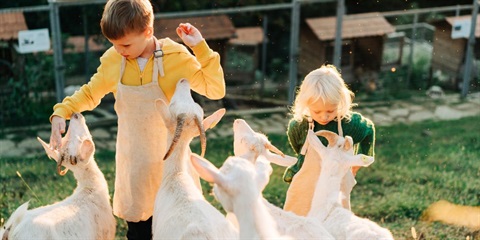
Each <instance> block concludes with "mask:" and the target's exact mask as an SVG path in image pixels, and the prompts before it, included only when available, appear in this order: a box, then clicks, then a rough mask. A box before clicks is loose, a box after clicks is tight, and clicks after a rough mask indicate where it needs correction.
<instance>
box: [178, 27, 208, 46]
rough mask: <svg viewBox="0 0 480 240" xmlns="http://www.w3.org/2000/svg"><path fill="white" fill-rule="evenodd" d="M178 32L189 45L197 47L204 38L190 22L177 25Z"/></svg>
mask: <svg viewBox="0 0 480 240" xmlns="http://www.w3.org/2000/svg"><path fill="white" fill-rule="evenodd" d="M177 34H178V36H179V37H180V38H181V39H182V41H183V42H184V43H185V44H186V45H187V46H189V47H195V46H196V45H197V44H198V43H199V42H201V41H202V40H203V37H202V34H201V33H200V31H198V29H197V28H196V27H194V26H193V25H191V24H190V23H180V24H179V25H178V27H177Z"/></svg>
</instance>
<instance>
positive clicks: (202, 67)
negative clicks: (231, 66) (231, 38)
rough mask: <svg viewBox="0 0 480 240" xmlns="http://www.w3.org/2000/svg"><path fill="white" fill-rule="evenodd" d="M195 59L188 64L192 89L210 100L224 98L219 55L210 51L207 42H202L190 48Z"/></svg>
mask: <svg viewBox="0 0 480 240" xmlns="http://www.w3.org/2000/svg"><path fill="white" fill-rule="evenodd" d="M192 51H193V53H194V54H195V58H192V59H190V63H188V65H187V66H188V67H189V70H190V71H189V72H190V73H191V77H190V78H189V81H190V84H191V87H192V89H193V90H194V91H195V92H197V93H199V94H201V95H204V96H206V97H207V98H210V99H214V100H216V99H221V98H223V97H224V96H225V78H224V74H223V69H222V66H221V65H220V55H219V54H218V53H217V52H215V51H213V50H212V49H210V47H209V46H208V44H207V42H206V41H205V40H203V41H202V42H200V43H199V44H197V45H196V46H195V47H192Z"/></svg>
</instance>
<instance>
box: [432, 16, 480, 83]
mask: <svg viewBox="0 0 480 240" xmlns="http://www.w3.org/2000/svg"><path fill="white" fill-rule="evenodd" d="M471 19H472V16H471V15H465V16H458V17H447V18H445V19H443V20H439V21H435V22H433V23H432V25H434V26H435V32H434V37H433V50H432V52H433V53H432V64H431V68H432V74H438V73H441V74H442V75H446V76H447V77H446V78H447V80H446V81H447V82H444V83H443V84H444V85H445V87H451V88H454V89H455V88H457V87H458V83H459V81H461V80H462V78H463V65H464V61H465V54H466V51H467V44H468V37H463V38H455V39H453V38H452V27H453V25H454V23H455V22H456V21H458V20H471ZM479 38H480V16H479V17H477V23H476V29H475V41H476V42H477V43H478V41H479V40H480V39H479ZM474 56H475V59H479V58H480V45H479V44H475V49H474ZM444 78H445V77H444Z"/></svg>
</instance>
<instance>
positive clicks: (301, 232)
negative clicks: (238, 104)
mask: <svg viewBox="0 0 480 240" xmlns="http://www.w3.org/2000/svg"><path fill="white" fill-rule="evenodd" d="M233 136H234V144H233V145H234V153H235V156H237V157H243V158H245V159H247V160H249V161H250V162H252V163H253V164H255V163H256V161H257V158H258V157H259V156H260V155H262V156H264V157H265V158H266V159H267V160H268V161H270V162H273V163H275V164H277V165H280V166H290V165H292V164H294V163H295V162H296V161H297V159H296V158H294V157H290V156H287V155H284V154H283V153H282V152H281V151H280V150H278V149H277V148H276V147H275V146H273V145H272V144H271V143H270V141H268V138H267V136H265V135H264V134H261V133H257V132H255V131H253V130H252V128H251V127H250V126H249V125H248V124H247V122H246V121H245V120H243V119H236V120H235V121H234V123H233ZM269 150H272V151H274V152H275V153H277V154H275V153H271V152H270V151H269ZM258 187H259V188H260V186H258ZM260 197H261V198H262V203H263V204H264V205H265V207H266V208H267V210H268V212H269V213H270V214H271V215H272V216H273V219H274V221H275V222H276V225H277V227H278V230H279V232H280V233H282V234H286V235H290V236H293V237H295V238H298V239H333V237H332V236H331V234H330V233H328V231H327V230H326V229H325V228H324V227H323V225H322V223H321V222H320V221H319V220H318V219H317V218H311V217H304V216H298V215H296V214H294V213H292V212H288V211H285V210H283V209H281V208H279V207H277V206H275V205H273V204H271V203H270V202H268V201H267V199H265V198H263V196H262V195H260ZM227 218H228V219H231V220H234V216H231V213H230V212H228V213H227Z"/></svg>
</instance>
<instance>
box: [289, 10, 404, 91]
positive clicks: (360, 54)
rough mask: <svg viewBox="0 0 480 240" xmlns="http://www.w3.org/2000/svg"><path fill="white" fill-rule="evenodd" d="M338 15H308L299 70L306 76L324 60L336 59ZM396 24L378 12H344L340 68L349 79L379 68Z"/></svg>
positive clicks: (304, 26)
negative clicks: (384, 49)
mask: <svg viewBox="0 0 480 240" xmlns="http://www.w3.org/2000/svg"><path fill="white" fill-rule="evenodd" d="M336 20H337V18H336V16H333V17H320V18H308V19H306V21H305V24H303V25H302V28H301V31H300V53H299V65H298V66H299V74H300V75H301V76H300V77H301V78H303V77H304V76H305V75H306V74H308V73H309V72H310V71H312V70H313V69H316V68H318V67H320V66H321V65H322V64H325V63H329V64H332V63H333V51H334V41H335V31H336ZM392 32H395V28H394V27H393V26H392V25H391V24H390V23H388V22H387V20H386V19H385V18H384V17H383V16H382V15H381V14H380V13H377V12H373V13H364V14H352V15H345V16H343V24H342V58H341V66H337V68H339V69H340V71H341V73H342V76H343V78H344V79H345V81H346V82H347V83H353V82H355V81H358V80H359V78H361V76H362V75H365V74H367V73H369V74H370V73H372V72H374V73H375V72H378V71H379V70H380V67H381V65H382V54H383V47H384V40H385V37H386V35H387V34H389V33H392Z"/></svg>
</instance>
